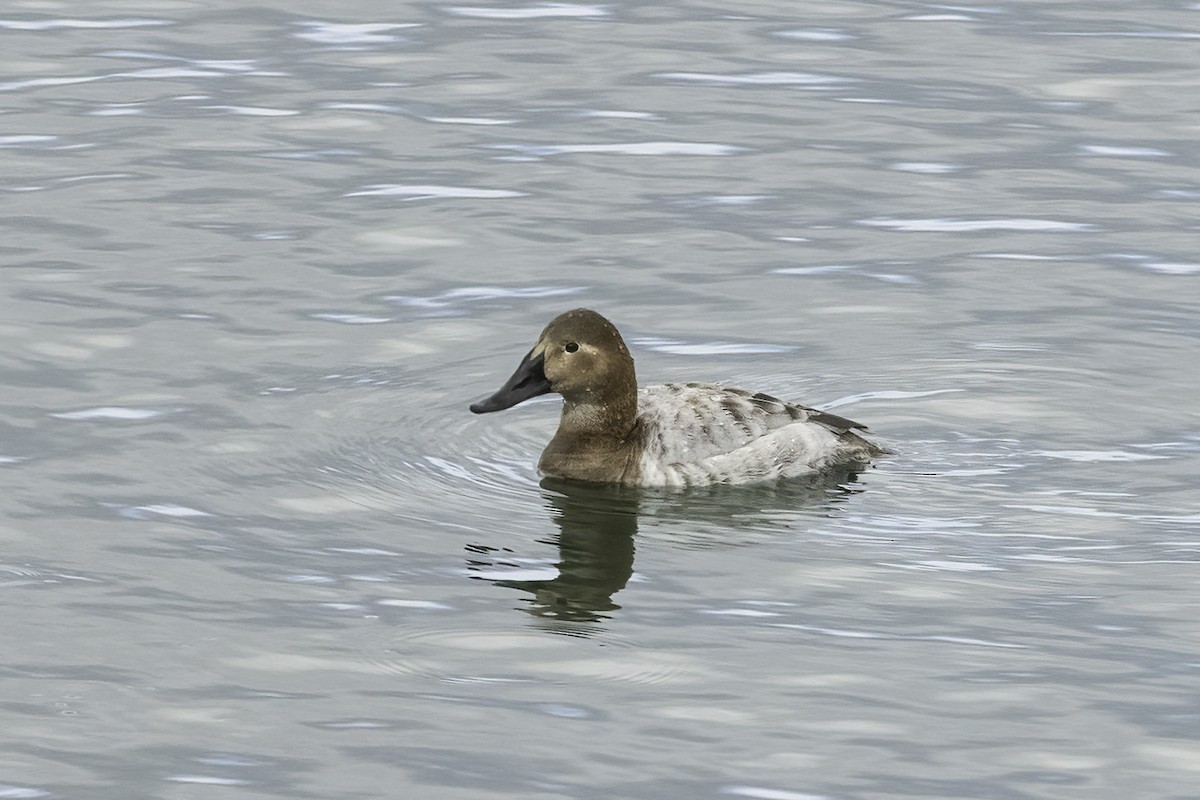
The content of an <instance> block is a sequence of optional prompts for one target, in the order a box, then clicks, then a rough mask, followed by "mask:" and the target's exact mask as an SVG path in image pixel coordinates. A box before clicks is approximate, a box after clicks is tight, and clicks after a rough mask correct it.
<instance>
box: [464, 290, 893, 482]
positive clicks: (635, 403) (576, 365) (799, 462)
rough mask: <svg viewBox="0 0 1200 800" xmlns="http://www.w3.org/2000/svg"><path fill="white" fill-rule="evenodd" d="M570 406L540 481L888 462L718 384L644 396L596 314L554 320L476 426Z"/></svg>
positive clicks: (820, 420)
mask: <svg viewBox="0 0 1200 800" xmlns="http://www.w3.org/2000/svg"><path fill="white" fill-rule="evenodd" d="M549 392H557V393H558V394H561V395H562V396H563V408H562V417H561V419H560V420H559V423H558V432H557V433H555V434H554V438H553V439H551V440H550V444H549V445H547V447H546V449H545V451H544V452H543V453H542V457H541V460H540V461H539V462H538V469H539V470H540V471H541V472H542V473H543V474H545V475H547V476H551V477H558V478H570V479H574V480H583V481H591V482H596V483H618V484H624V485H626V486H676V487H682V486H699V485H706V484H713V483H751V482H756V481H764V480H770V479H773V478H786V477H795V476H799V475H805V474H809V473H813V472H816V471H818V470H820V469H822V468H823V467H827V466H832V465H835V464H844V463H847V462H863V463H865V462H866V461H868V460H869V459H871V458H872V457H874V456H878V455H881V454H882V453H884V452H886V451H885V450H884V449H883V448H881V447H878V446H877V445H875V444H872V443H871V442H869V441H867V440H866V439H864V438H862V437H861V436H859V435H858V434H857V433H856V431H862V430H866V426H864V425H860V424H859V423H857V422H853V421H851V420H848V419H845V418H844V417H839V416H837V415H836V414H829V413H827V412H824V411H818V410H817V409H815V408H808V407H807V406H802V405H796V404H794V403H787V402H784V401H783V400H779V399H777V398H774V397H771V396H770V395H766V394H761V393H759V394H755V393H751V392H748V391H745V390H744V389H735V388H732V387H728V386H722V385H719V384H715V383H668V384H663V385H659V386H647V387H645V388H643V389H641V390H639V389H638V385H637V377H636V375H635V373H634V369H633V356H631V355H630V354H629V348H628V347H626V346H625V341H624V340H623V339H622V338H621V334H620V333H619V332H618V331H617V329H616V326H614V325H613V324H612V323H611V322H609V321H608V320H607V319H605V318H604V317H602V316H601V315H600V314H597V313H596V312H595V311H591V310H590V309H586V308H577V309H575V310H573V311H568V312H566V313H564V314H560V315H559V316H557V317H555V318H554V319H553V320H552V321H551V322H550V324H549V325H547V326H546V329H545V330H543V331H542V335H541V336H540V337H539V338H538V340H537V343H536V344H535V345H534V346H533V349H532V350H530V351H529V352H528V353H527V354H526V355H525V358H523V359H522V360H521V363H520V364H519V365H518V366H517V369H516V372H514V373H513V375H512V377H511V378H509V379H508V382H507V383H505V384H504V385H503V386H502V387H500V390H499V391H497V392H496V393H495V394H493V395H492V396H491V397H488V398H486V399H484V400H480V401H479V402H478V403H474V404H472V405H471V411H473V412H475V413H476V414H486V413H489V412H492V411H501V410H503V409H506V408H512V407H513V406H515V405H517V404H518V403H521V402H524V401H525V400H528V399H530V398H532V397H537V396H538V395H543V394H547V393H549Z"/></svg>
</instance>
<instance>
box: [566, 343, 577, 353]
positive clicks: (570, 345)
mask: <svg viewBox="0 0 1200 800" xmlns="http://www.w3.org/2000/svg"><path fill="white" fill-rule="evenodd" d="M578 349H579V345H577V344H575V342H567V343H566V344H565V345H563V350H566V351H567V352H568V353H574V352H575V351H576V350H578Z"/></svg>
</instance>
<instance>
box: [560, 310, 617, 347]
mask: <svg viewBox="0 0 1200 800" xmlns="http://www.w3.org/2000/svg"><path fill="white" fill-rule="evenodd" d="M541 338H542V340H543V341H545V342H558V341H579V342H587V343H590V344H595V345H599V346H604V345H609V346H613V345H616V346H619V347H620V349H624V347H625V343H624V342H623V341H622V340H621V334H620V333H618V332H617V328H616V326H614V325H613V324H612V323H611V322H609V321H608V320H606V319H605V318H604V317H602V316H600V315H599V314H597V313H596V312H595V311H592V310H591V309H587V308H576V309H574V310H572V311H567V312H565V313H563V314H559V315H558V316H557V317H555V318H554V319H553V320H551V321H550V324H549V325H547V326H546V329H545V330H544V331H542V336H541Z"/></svg>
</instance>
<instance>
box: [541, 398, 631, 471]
mask: <svg viewBox="0 0 1200 800" xmlns="http://www.w3.org/2000/svg"><path fill="white" fill-rule="evenodd" d="M612 388H616V387H612ZM623 389H624V390H623V391H620V392H616V391H613V392H610V393H606V394H605V395H604V396H596V395H590V394H584V395H581V396H571V397H564V398H563V410H562V417H561V418H560V419H559V423H558V432H557V433H555V434H554V438H553V439H551V440H550V444H549V445H547V447H546V450H545V452H544V453H542V459H541V462H540V467H541V469H542V471H543V472H546V473H547V474H551V475H557V476H559V477H564V478H577V479H581V480H592V481H603V482H622V481H625V480H627V479H630V478H629V476H630V475H632V474H633V471H636V461H637V429H638V424H637V422H638V409H637V383H636V382H635V381H632V379H631V381H630V383H629V385H628V386H625V387H623Z"/></svg>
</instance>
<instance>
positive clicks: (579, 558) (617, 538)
mask: <svg viewBox="0 0 1200 800" xmlns="http://www.w3.org/2000/svg"><path fill="white" fill-rule="evenodd" d="M857 477H858V469H857V468H855V467H852V466H845V467H841V468H838V469H834V470H827V471H825V472H822V473H820V474H818V475H814V476H811V477H809V478H807V479H794V480H788V481H780V482H778V483H774V484H767V485H762V486H736V487H733V486H708V487H704V488H701V489H694V490H689V491H685V492H679V491H666V490H649V489H638V488H630V487H624V486H605V485H594V484H587V483H579V482H577V481H565V480H559V479H555V478H547V479H545V480H543V481H542V484H541V485H542V495H543V498H544V500H545V502H546V507H547V508H548V509H549V510H550V512H551V516H552V518H553V519H554V522H555V523H556V524H557V525H558V528H559V531H558V534H557V536H555V537H553V538H552V539H550V540H546V541H545V543H546V544H555V545H557V546H558V550H559V561H558V563H557V564H556V565H555V570H556V572H555V574H554V575H553V577H550V576H548V575H545V576H544V575H541V574H536V575H534V576H530V577H523V578H522V577H508V578H496V577H495V573H494V571H493V570H494V569H495V568H496V567H502V568H504V567H507V568H515V567H518V564H516V563H515V560H514V561H505V560H504V559H501V558H497V557H496V554H497V553H498V551H497V549H496V548H492V547H487V546H483V545H471V546H468V548H467V549H468V551H469V552H471V553H472V554H474V555H473V557H472V558H471V559H470V561H469V565H468V566H469V569H470V570H471V571H472V572H473V573H475V574H474V575H473V577H475V578H478V579H481V580H491V581H493V583H495V584H496V585H497V586H504V587H508V588H516V589H521V590H523V591H525V592H528V593H530V594H531V595H532V598H530V599H529V600H528V603H529V605H528V606H527V607H525V608H524V609H523V610H525V611H528V612H529V613H531V614H534V615H535V616H539V617H549V618H553V619H558V620H567V621H573V622H594V621H597V620H601V619H607V618H609V617H610V616H611V614H610V613H608V612H612V611H615V610H616V609H619V608H620V606H619V605H617V604H616V603H615V602H614V601H613V595H614V594H616V593H617V592H619V591H621V590H622V589H624V588H625V584H626V583H628V582H629V578H630V577H631V576H632V575H633V555H634V541H633V538H634V535H635V534H636V533H637V530H638V517H639V516H653V517H655V518H656V519H658V520H663V519H669V520H673V521H681V522H684V523H694V526H695V528H697V529H704V533H706V534H709V535H700V536H698V537H697V538H696V540H695V541H692V542H691V544H692V545H693V546H695V544H696V542H697V541H699V542H702V543H703V545H704V546H708V547H716V546H720V545H723V544H724V545H727V544H729V543H732V541H734V540H735V538H736V537H734V536H732V534H733V532H734V530H735V529H738V528H748V527H757V526H763V525H767V526H772V523H770V522H768V521H767V518H768V517H773V516H775V515H777V514H778V513H779V512H781V511H793V512H795V511H801V510H809V511H810V512H811V511H816V512H817V513H820V514H830V513H832V511H833V509H834V507H835V506H836V505H838V504H840V503H841V502H844V501H845V500H846V499H847V498H848V497H849V496H850V495H851V494H855V493H857V492H859V491H861V490H862V489H861V487H858V486H855V481H856V480H857ZM515 574H517V575H519V574H520V572H516V573H515Z"/></svg>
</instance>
